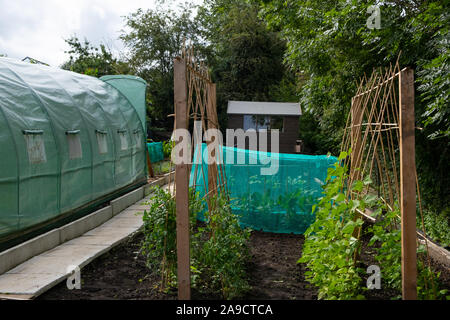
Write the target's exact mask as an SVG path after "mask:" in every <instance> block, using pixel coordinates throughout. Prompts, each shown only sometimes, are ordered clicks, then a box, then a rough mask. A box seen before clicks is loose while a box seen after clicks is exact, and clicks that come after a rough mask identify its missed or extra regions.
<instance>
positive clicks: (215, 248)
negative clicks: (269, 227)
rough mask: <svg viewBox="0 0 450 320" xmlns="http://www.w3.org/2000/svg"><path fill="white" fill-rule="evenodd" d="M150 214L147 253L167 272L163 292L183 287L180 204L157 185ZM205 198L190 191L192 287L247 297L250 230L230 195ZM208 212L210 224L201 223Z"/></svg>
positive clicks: (147, 217) (149, 263)
mask: <svg viewBox="0 0 450 320" xmlns="http://www.w3.org/2000/svg"><path fill="white" fill-rule="evenodd" d="M149 205H150V208H149V210H148V211H147V210H146V211H145V212H144V216H143V221H144V229H143V230H144V231H143V232H144V241H143V243H142V248H141V252H142V254H144V255H145V256H146V259H147V266H148V268H149V269H150V270H151V271H152V272H157V273H158V274H159V275H160V276H161V290H163V291H165V292H171V291H173V290H174V289H175V288H176V286H177V250H176V204H175V199H174V198H173V197H172V195H171V194H170V193H169V192H168V191H166V190H164V189H162V188H160V187H156V188H155V189H154V191H153V197H152V198H151V200H150V202H149ZM206 207H207V205H206V203H205V201H204V200H203V199H202V198H200V196H199V193H197V192H195V191H194V190H193V189H190V191H189V216H190V235H191V236H190V240H191V247H190V255H191V287H192V288H193V289H195V290H197V291H198V292H199V293H200V294H207V295H219V296H220V297H221V298H223V299H233V298H239V297H242V296H243V295H244V294H245V292H247V291H248V290H249V289H250V286H249V284H248V280H247V276H246V264H247V262H248V258H249V251H248V239H249V237H250V232H249V231H248V230H245V229H242V228H241V227H240V226H239V223H238V221H237V219H236V217H235V216H234V215H233V214H232V212H231V208H230V205H229V201H228V196H227V195H226V194H220V195H218V196H216V197H212V198H210V199H209V200H208V208H209V209H208V210H206ZM201 212H202V213H203V215H204V217H205V218H206V222H205V223H200V222H198V221H197V215H198V213H201Z"/></svg>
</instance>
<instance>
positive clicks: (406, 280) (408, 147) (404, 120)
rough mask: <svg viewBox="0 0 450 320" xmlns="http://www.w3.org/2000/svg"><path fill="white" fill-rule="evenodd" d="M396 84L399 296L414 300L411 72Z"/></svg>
mask: <svg viewBox="0 0 450 320" xmlns="http://www.w3.org/2000/svg"><path fill="white" fill-rule="evenodd" d="M399 83H400V84H399V85H400V198H401V200H400V201H401V219H402V296H403V299H404V300H415V299H417V261H416V260H417V253H416V248H417V247H416V180H415V179H416V177H415V170H414V169H415V167H416V164H415V146H414V144H415V139H414V72H413V70H412V69H410V68H406V69H403V70H402V71H401V72H400V76H399Z"/></svg>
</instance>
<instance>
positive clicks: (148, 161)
mask: <svg viewBox="0 0 450 320" xmlns="http://www.w3.org/2000/svg"><path fill="white" fill-rule="evenodd" d="M145 147H146V148H147V167H148V173H149V174H150V177H152V178H154V177H155V173H154V172H153V166H152V161H151V159H150V152H149V151H148V147H147V144H145Z"/></svg>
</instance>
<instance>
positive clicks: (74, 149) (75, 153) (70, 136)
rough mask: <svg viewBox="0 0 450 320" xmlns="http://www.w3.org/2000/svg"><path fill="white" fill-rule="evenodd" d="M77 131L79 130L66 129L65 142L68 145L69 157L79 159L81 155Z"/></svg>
mask: <svg viewBox="0 0 450 320" xmlns="http://www.w3.org/2000/svg"><path fill="white" fill-rule="evenodd" d="M79 133H80V130H72V131H66V136H67V143H68V145H69V159H80V158H82V157H83V151H82V149H81V141H80V135H79Z"/></svg>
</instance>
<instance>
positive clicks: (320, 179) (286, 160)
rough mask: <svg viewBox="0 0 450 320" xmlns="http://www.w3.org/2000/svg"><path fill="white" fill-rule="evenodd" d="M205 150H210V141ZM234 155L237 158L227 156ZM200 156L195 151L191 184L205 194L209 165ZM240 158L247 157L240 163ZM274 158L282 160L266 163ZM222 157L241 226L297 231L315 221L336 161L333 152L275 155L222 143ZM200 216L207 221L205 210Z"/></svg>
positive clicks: (301, 231) (232, 204)
mask: <svg viewBox="0 0 450 320" xmlns="http://www.w3.org/2000/svg"><path fill="white" fill-rule="evenodd" d="M202 149H203V153H205V152H206V150H205V149H206V146H205V144H203V145H202ZM230 153H231V155H232V156H233V159H234V160H233V161H230V160H229V159H228V156H229V154H230ZM198 155H199V152H198V151H196V152H195V155H194V164H193V165H192V171H191V176H190V186H191V187H193V186H195V188H196V190H197V191H198V192H199V193H200V195H201V196H204V195H205V188H204V185H205V184H206V185H207V183H208V166H207V165H206V164H205V163H203V164H195V163H196V162H198V160H197V159H198V158H199V157H198ZM239 157H243V159H245V161H244V162H243V163H238V158H239ZM275 157H278V164H276V163H275V162H272V164H270V162H269V163H267V162H265V163H267V164H262V163H264V162H261V160H262V161H267V160H268V159H272V160H273V161H274V159H275ZM203 158H204V159H205V158H206V157H205V156H204V157H203ZM219 158H221V159H223V160H222V161H223V163H224V166H223V167H224V169H225V174H226V179H227V184H228V191H229V192H230V197H231V207H232V210H233V212H234V213H235V214H236V215H237V216H238V217H239V222H240V224H241V225H242V226H243V227H249V228H251V229H254V230H263V231H267V232H275V233H295V234H302V233H304V232H305V231H306V229H307V228H308V227H309V225H310V224H311V223H312V222H314V219H315V217H314V214H313V213H312V206H313V205H314V204H316V203H317V201H318V198H320V197H321V196H322V190H323V189H322V185H323V184H324V183H325V179H326V177H327V170H328V168H329V167H331V166H332V164H334V163H335V162H336V161H337V158H336V157H333V156H310V155H302V154H283V153H280V154H274V153H268V152H258V151H253V150H244V149H237V148H230V147H222V152H221V156H220V157H219ZM271 165H272V166H273V168H275V167H276V166H277V167H278V170H277V171H276V173H275V174H269V175H263V174H262V171H261V169H263V168H266V169H268V168H269V167H270V166H271ZM196 168H198V170H196ZM196 171H197V173H195V172H196ZM272 172H275V170H273V171H272ZM265 173H267V172H265ZM198 218H199V219H200V220H204V216H203V214H202V213H200V214H199V217H198Z"/></svg>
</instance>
